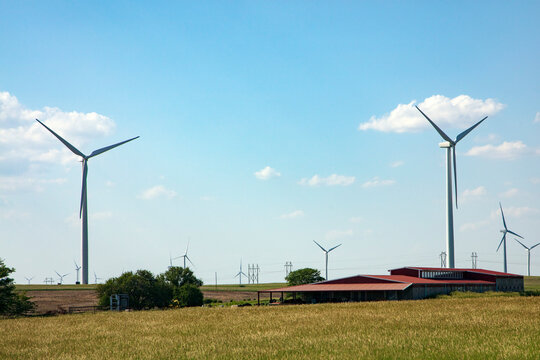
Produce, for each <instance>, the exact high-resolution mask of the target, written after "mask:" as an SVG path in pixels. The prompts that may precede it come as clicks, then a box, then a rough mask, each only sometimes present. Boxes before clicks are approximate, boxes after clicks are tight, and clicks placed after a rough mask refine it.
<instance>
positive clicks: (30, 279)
mask: <svg viewBox="0 0 540 360" xmlns="http://www.w3.org/2000/svg"><path fill="white" fill-rule="evenodd" d="M24 278H25V279H26V281H28V285H30V281H32V279H33V278H34V276H32V277H31V278H27V277H26V276H25V277H24Z"/></svg>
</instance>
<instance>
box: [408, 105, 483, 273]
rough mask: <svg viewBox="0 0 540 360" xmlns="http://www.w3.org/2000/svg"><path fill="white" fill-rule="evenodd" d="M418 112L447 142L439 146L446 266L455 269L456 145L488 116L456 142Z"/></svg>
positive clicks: (463, 133) (458, 137) (466, 131)
mask: <svg viewBox="0 0 540 360" xmlns="http://www.w3.org/2000/svg"><path fill="white" fill-rule="evenodd" d="M416 108H417V109H418V111H420V113H422V115H424V117H425V118H426V119H427V121H429V123H430V124H431V125H432V126H433V127H434V128H435V130H437V132H438V133H439V135H441V137H442V138H443V139H444V140H446V141H444V142H442V143H440V144H439V147H440V148H445V149H446V254H447V255H448V262H447V263H446V266H447V267H448V268H453V267H454V266H455V264H454V213H453V209H452V163H453V164H454V190H455V194H456V209H457V207H458V206H457V173H456V145H457V143H458V142H460V141H461V139H463V138H464V137H465V136H467V134H468V133H470V132H471V131H472V130H473V129H474V128H475V127H477V126H478V125H480V123H481V122H482V121H484V120H486V119H487V116H486V117H485V118H483V119H482V120H480V121H479V122H477V123H476V124H474V125H473V126H471V127H470V128H468V129H467V130H465V131H463V132H461V133H460V134H459V135H458V136H457V137H456V139H455V140H452V139H450V137H448V135H446V134H445V133H444V131H442V130H441V129H440V128H439V127H438V126H437V125H435V123H434V122H433V121H431V119H430V118H429V117H428V116H427V115H426V114H424V113H423V112H422V110H420V108H419V107H418V106H416Z"/></svg>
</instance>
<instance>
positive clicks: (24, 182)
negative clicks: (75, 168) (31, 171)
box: [0, 176, 66, 193]
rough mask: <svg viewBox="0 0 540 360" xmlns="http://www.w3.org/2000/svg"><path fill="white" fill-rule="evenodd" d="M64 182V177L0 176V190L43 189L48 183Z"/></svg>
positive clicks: (57, 183) (58, 183)
mask: <svg viewBox="0 0 540 360" xmlns="http://www.w3.org/2000/svg"><path fill="white" fill-rule="evenodd" d="M65 182H66V179H65V178H57V179H38V178H31V177H26V176H0V191H2V192H3V193H7V192H14V191H19V190H24V191H38V192H40V191H43V190H44V186H45V185H48V184H53V185H61V184H64V183H65Z"/></svg>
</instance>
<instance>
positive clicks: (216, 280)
mask: <svg viewBox="0 0 540 360" xmlns="http://www.w3.org/2000/svg"><path fill="white" fill-rule="evenodd" d="M216 290H217V271H216Z"/></svg>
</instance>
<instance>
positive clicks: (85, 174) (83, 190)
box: [79, 159, 88, 219]
mask: <svg viewBox="0 0 540 360" xmlns="http://www.w3.org/2000/svg"><path fill="white" fill-rule="evenodd" d="M87 175H88V164H87V162H86V159H84V160H83V175H82V189H81V207H80V209H79V219H80V218H81V217H82V211H83V204H84V202H85V201H86V176H87Z"/></svg>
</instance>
